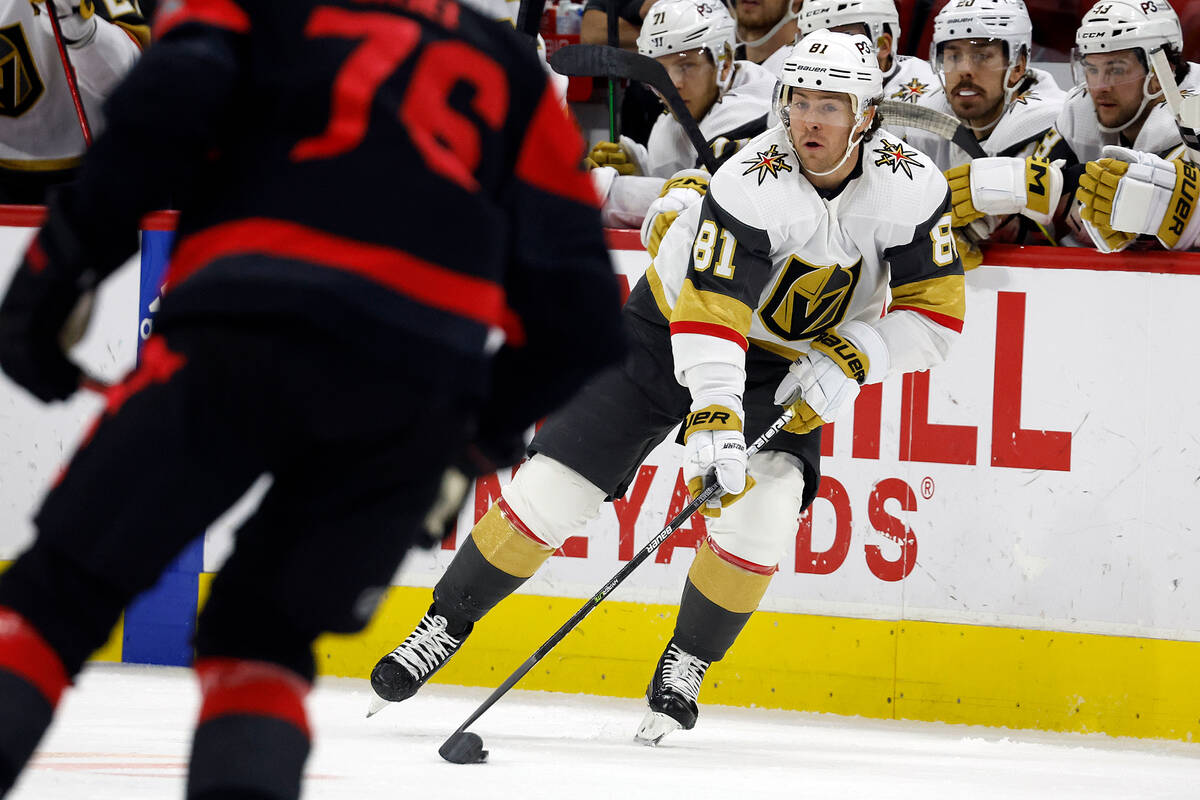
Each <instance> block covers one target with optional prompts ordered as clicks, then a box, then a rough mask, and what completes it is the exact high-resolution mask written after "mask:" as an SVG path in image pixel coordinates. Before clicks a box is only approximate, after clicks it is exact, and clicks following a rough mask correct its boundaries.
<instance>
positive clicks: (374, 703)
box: [367, 695, 391, 719]
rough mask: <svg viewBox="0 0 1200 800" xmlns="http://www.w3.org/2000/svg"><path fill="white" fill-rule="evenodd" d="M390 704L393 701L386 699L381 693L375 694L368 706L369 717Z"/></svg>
mask: <svg viewBox="0 0 1200 800" xmlns="http://www.w3.org/2000/svg"><path fill="white" fill-rule="evenodd" d="M390 705H391V703H389V702H388V701H387V700H384V699H383V698H382V697H380V696H379V695H375V696H374V697H372V698H371V704H370V705H368V706H367V719H370V718H371V717H373V716H375V715H376V714H378V713H379V712H380V711H383V710H384V709H385V708H387V707H388V706H390Z"/></svg>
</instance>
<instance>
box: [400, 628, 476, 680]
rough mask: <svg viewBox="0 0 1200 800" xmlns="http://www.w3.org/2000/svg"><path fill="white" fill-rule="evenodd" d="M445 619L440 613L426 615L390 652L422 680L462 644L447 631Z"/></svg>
mask: <svg viewBox="0 0 1200 800" xmlns="http://www.w3.org/2000/svg"><path fill="white" fill-rule="evenodd" d="M446 624H447V623H446V618H445V617H443V616H442V615H440V614H434V615H429V614H426V615H425V616H424V617H422V618H421V622H420V623H418V625H417V629H416V630H414V631H413V632H412V633H410V634H409V635H408V638H407V639H405V640H404V642H403V643H402V644H401V645H400V646H399V647H397V648H396V649H395V650H393V651H392V652H391V655H390V658H391V659H392V660H393V661H395V662H396V663H398V664H399V665H400V666H402V667H404V668H405V669H406V670H408V672H409V674H410V675H412V676H413V678H414V679H416V680H418V681H419V680H421V679H422V678H424V677H425V676H426V675H428V674H429V673H431V672H433V671H434V670H436V669H437V668H438V667H440V666H441V665H442V664H444V663H445V661H446V659H448V658H449V657H450V656H452V655H454V651H455V650H457V649H458V646H459V645H460V644H462V640H460V639H455V638H454V637H453V636H451V635H450V634H448V633H446Z"/></svg>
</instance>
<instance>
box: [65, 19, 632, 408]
mask: <svg viewBox="0 0 1200 800" xmlns="http://www.w3.org/2000/svg"><path fill="white" fill-rule="evenodd" d="M107 118H108V128H107V130H106V132H105V133H104V135H103V136H102V137H101V138H100V139H98V140H97V142H96V144H95V146H94V148H93V150H92V152H91V153H90V154H89V157H88V158H87V160H86V162H85V165H84V167H83V170H82V173H81V177H80V180H79V181H78V182H77V183H76V184H74V185H72V186H71V187H69V188H67V189H65V190H63V191H62V192H60V194H59V196H58V198H57V201H56V202H55V203H53V204H52V213H51V218H50V221H49V223H48V229H50V230H57V231H58V232H59V234H60V235H59V236H47V235H43V245H44V248H45V250H46V252H47V254H48V255H49V256H50V258H51V259H52V260H54V261H57V262H59V264H58V266H61V267H64V268H67V269H70V270H72V271H78V272H83V271H84V270H87V269H93V270H95V271H96V272H97V273H99V274H100V275H101V276H103V275H104V274H107V273H108V272H110V271H111V270H112V269H114V268H115V267H116V266H117V265H118V264H120V263H121V262H122V261H123V260H124V259H125V258H126V257H128V256H129V255H130V254H131V253H132V251H133V248H134V245H135V242H134V241H133V239H132V233H131V232H132V231H133V230H135V227H136V222H137V220H138V219H139V218H140V216H141V214H142V213H144V212H145V211H147V210H150V209H151V208H152V207H154V205H155V204H157V203H159V202H161V201H162V199H163V198H164V197H167V196H170V197H172V198H174V200H175V203H176V205H177V206H178V207H179V208H180V211H181V214H180V222H179V229H178V238H177V241H176V244H175V248H174V251H173V254H172V257H171V263H170V267H169V270H168V277H167V292H166V294H165V296H164V300H163V305H162V310H161V312H160V317H159V320H160V322H159V325H160V326H161V327H160V329H161V330H167V329H168V326H169V325H171V324H174V323H175V322H176V321H178V320H181V319H185V318H189V317H196V316H201V317H212V316H221V317H228V318H230V319H237V318H239V317H241V316H253V317H256V318H260V319H261V318H268V319H270V318H277V319H278V320H279V321H280V324H291V323H294V322H299V323H300V324H306V325H308V324H311V325H318V326H323V327H325V328H328V329H329V331H330V332H331V334H332V335H336V336H342V337H345V338H346V340H347V341H348V343H350V344H352V345H353V346H356V347H365V348H369V349H371V350H372V351H374V352H376V353H378V355H379V356H380V357H381V358H383V359H387V358H389V357H390V356H394V357H395V358H396V360H397V361H401V362H403V363H404V364H406V365H407V366H408V367H409V368H412V367H414V366H417V367H419V368H420V369H423V370H424V369H427V370H429V372H428V373H427V375H428V379H430V380H439V381H440V380H462V381H467V382H471V381H483V382H486V381H487V380H488V373H489V366H491V365H493V364H494V366H495V373H496V378H495V379H494V380H495V381H496V384H495V385H494V386H493V387H492V396H493V397H497V396H499V395H503V396H504V397H505V399H506V400H507V401H508V402H506V403H505V405H507V406H510V407H509V408H508V409H507V410H506V411H504V412H496V413H499V414H501V415H502V416H503V415H511V416H512V419H511V420H508V422H512V423H514V424H515V423H518V422H528V421H530V420H532V419H533V418H534V416H536V415H537V414H540V413H543V412H545V411H546V410H548V404H552V403H556V402H558V401H559V400H561V399H562V398H563V395H565V394H566V393H568V392H569V391H571V390H572V389H573V388H574V387H575V386H576V384H577V382H578V379H579V377H580V375H581V374H586V373H590V372H592V371H594V370H595V369H596V368H597V367H598V366H599V365H602V364H607V363H610V362H611V361H613V360H614V359H615V358H617V357H618V356H619V353H620V350H621V347H620V334H619V331H618V326H619V321H618V311H617V309H618V306H619V300H618V297H619V295H618V290H617V286H616V282H615V279H614V277H613V274H612V268H611V265H610V262H609V258H608V253H607V249H606V246H605V242H604V239H603V232H602V230H601V224H600V217H599V212H598V209H597V205H598V203H597V199H596V197H595V195H594V193H593V190H592V186H591V183H590V180H589V177H588V175H587V174H586V172H584V171H583V170H582V169H581V167H580V161H581V156H582V153H583V141H582V139H581V137H580V136H579V134H578V132H577V131H576V129H575V127H574V125H573V124H572V122H571V120H570V118H569V116H568V114H567V112H565V110H564V109H563V108H562V106H561V105H560V102H559V99H558V97H557V96H556V94H555V92H554V91H553V89H552V88H551V86H550V84H549V82H548V80H547V77H546V75H545V73H544V72H543V70H542V67H541V64H540V62H539V61H538V59H537V57H536V54H535V52H534V49H533V47H532V45H531V43H530V42H529V41H528V40H526V39H525V38H523V37H522V36H521V35H519V34H517V33H516V32H515V31H513V30H512V29H511V27H509V26H507V25H504V24H502V23H498V22H495V21H493V20H489V19H486V18H484V17H482V16H480V15H479V14H476V13H475V12H473V11H471V10H470V9H467V8H465V7H463V6H459V5H458V4H456V3H454V2H450V1H449V0H164V2H162V3H161V4H160V6H159V10H158V16H157V18H156V20H155V44H154V45H153V46H152V47H151V48H150V49H149V50H148V51H147V53H146V55H145V57H144V58H143V59H142V61H141V62H140V63H139V65H138V66H137V67H136V68H135V69H134V71H133V72H132V73H131V74H130V76H129V78H128V79H127V80H126V81H125V83H124V84H122V86H121V87H120V88H119V89H118V90H117V92H115V93H114V95H113V96H112V98H111V99H110V101H109V103H108V106H107ZM500 330H503V331H504V332H505V334H506V337H507V338H506V342H507V343H506V344H505V347H504V348H503V349H502V350H501V352H500V353H499V354H498V355H497V354H496V351H495V349H496V346H497V342H498V339H499V337H498V334H497V332H498V331H500ZM493 356H496V358H495V359H494V358H493ZM518 405H519V406H520V410H518V408H517V406H518ZM518 418H519V419H518Z"/></svg>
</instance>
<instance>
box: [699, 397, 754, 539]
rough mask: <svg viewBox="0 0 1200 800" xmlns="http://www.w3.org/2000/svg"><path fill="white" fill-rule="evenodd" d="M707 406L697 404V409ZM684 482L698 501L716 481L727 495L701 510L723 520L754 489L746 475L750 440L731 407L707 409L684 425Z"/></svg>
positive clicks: (704, 408)
mask: <svg viewBox="0 0 1200 800" xmlns="http://www.w3.org/2000/svg"><path fill="white" fill-rule="evenodd" d="M702 403H704V401H703V400H700V401H698V402H693V403H692V406H693V408H696V407H697V406H700V405H701V404H702ZM683 447H684V451H683V479H684V480H685V481H687V487H688V494H689V495H691V497H692V499H693V500H694V499H695V498H696V496H697V495H699V494H700V493H701V492H702V491H704V489H705V487H707V486H708V485H709V484H710V483H711V482H712V481H713V480H716V482H717V483H719V484H720V485H721V489H722V490H723V491H724V494H721V495H719V496H717V497H714V498H712V499H710V500H709V501H708V503H706V504H705V505H704V506H702V507H701V508H700V513H701V514H704V515H705V516H708V517H719V516H721V509H722V508H724V507H725V506H727V505H730V504H731V503H734V502H736V501H737V500H739V499H741V497H742V495H744V494H745V493H746V492H748V491H750V487H752V486H753V485H754V478H751V477H750V476H749V475H747V474H746V439H745V437H744V436H743V435H742V418H741V416H740V414H739V413H738V412H736V411H734V410H733V409H731V408H729V407H728V406H723V405H717V404H713V405H706V406H703V407H701V408H697V410H695V411H693V412H692V413H690V414H688V415H687V417H686V418H685V419H684V421H683Z"/></svg>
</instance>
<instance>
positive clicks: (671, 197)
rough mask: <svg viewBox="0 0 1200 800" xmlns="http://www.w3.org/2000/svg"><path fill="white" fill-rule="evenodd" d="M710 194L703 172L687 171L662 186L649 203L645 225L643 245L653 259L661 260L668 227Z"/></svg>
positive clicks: (643, 224)
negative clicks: (662, 245) (687, 209)
mask: <svg viewBox="0 0 1200 800" xmlns="http://www.w3.org/2000/svg"><path fill="white" fill-rule="evenodd" d="M707 192H708V173H707V172H705V171H704V170H700V169H685V170H682V171H681V172H677V173H675V175H674V176H673V177H672V178H671V179H670V180H668V181H667V182H666V183H664V184H663V188H662V191H661V192H660V193H659V195H658V199H657V200H655V201H654V202H653V203H651V204H650V208H649V209H647V211H646V219H645V220H644V221H643V222H642V245H643V246H645V248H646V252H647V253H649V254H650V257H651V258H657V257H658V246H659V245H660V244H661V243H662V238H663V236H665V235H666V233H667V228H669V227H671V223H673V222H675V218H676V217H678V216H679V212H680V211H683V210H684V209H685V208H687V207H688V206H690V205H691V204H692V203H695V202H696V201H697V200H699V199H701V198H702V197H704V195H705V194H706V193H707Z"/></svg>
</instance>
